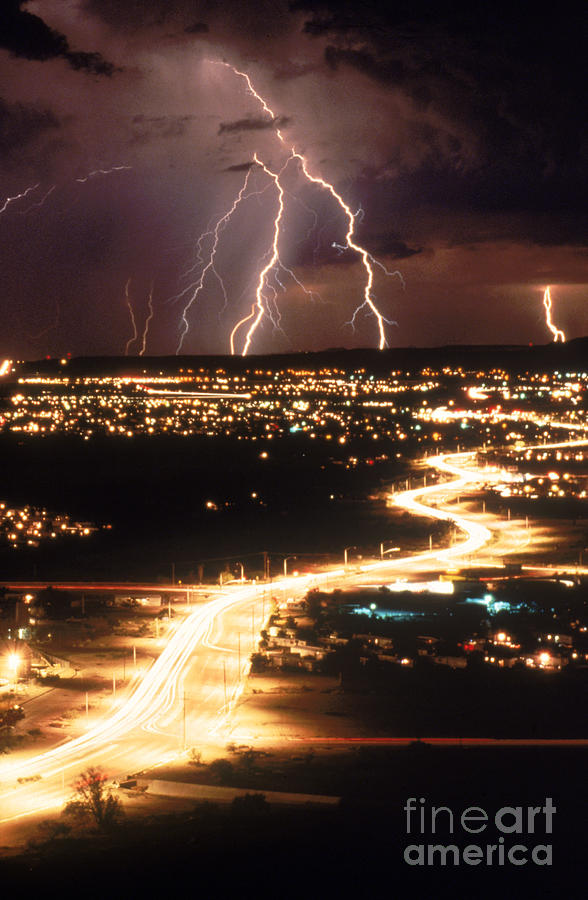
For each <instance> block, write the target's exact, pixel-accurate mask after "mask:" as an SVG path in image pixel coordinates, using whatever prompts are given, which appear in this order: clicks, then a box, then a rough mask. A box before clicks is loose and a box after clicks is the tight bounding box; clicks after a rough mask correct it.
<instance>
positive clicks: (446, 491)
mask: <svg viewBox="0 0 588 900" xmlns="http://www.w3.org/2000/svg"><path fill="white" fill-rule="evenodd" d="M574 443H577V442H574ZM583 443H587V442H586V441H584V442H583ZM561 446H567V443H565V444H562V445H561ZM473 458H474V454H471V453H466V454H444V455H441V456H437V457H431V458H429V459H428V460H426V463H427V465H429V466H430V467H432V468H434V469H436V470H437V471H438V472H440V473H442V474H443V475H444V476H450V480H448V481H445V482H443V483H436V484H433V485H429V486H423V487H420V488H417V489H413V490H407V491H404V492H401V493H397V494H395V495H394V498H393V500H394V503H395V504H396V505H397V506H399V507H401V508H404V509H406V510H407V511H409V512H411V513H413V514H416V515H419V516H429V517H431V518H435V519H441V520H445V521H451V522H453V523H454V524H455V526H456V528H457V529H459V531H460V532H461V533H462V535H463V539H462V540H460V541H457V542H456V543H455V544H454V545H453V546H450V547H447V548H443V549H435V550H428V551H426V552H424V553H418V554H411V555H408V556H402V557H395V558H393V559H388V560H379V561H377V562H370V563H362V564H361V565H356V564H354V565H351V566H347V567H337V568H331V569H328V570H323V571H320V572H314V573H312V574H308V575H303V576H291V577H284V578H280V579H279V580H274V581H273V583H272V584H271V585H264V584H255V585H234V586H229V587H225V588H224V589H223V590H222V591H217V592H216V594H215V595H214V596H212V597H211V599H209V600H208V601H205V602H200V603H199V604H198V605H197V606H196V607H195V608H194V610H193V611H191V612H190V611H189V609H188V607H187V606H186V608H185V615H184V616H183V617H180V615H178V616H177V617H176V619H175V620H173V623H172V624H171V626H170V632H169V636H168V638H167V642H166V643H165V646H164V647H163V649H162V652H161V654H160V656H159V657H158V658H157V659H156V660H155V661H154V662H153V664H152V665H151V666H150V667H149V668H147V669H146V671H144V672H142V673H138V675H137V678H136V680H135V681H134V682H133V684H132V685H131V687H130V689H129V690H127V692H126V693H125V694H124V695H123V696H122V697H121V698H120V699H119V701H118V705H115V706H113V709H112V710H111V712H110V713H109V714H108V715H105V716H103V717H102V718H101V719H99V720H98V721H95V722H93V723H91V724H90V726H89V728H88V730H87V731H86V732H85V733H83V734H81V735H79V736H78V737H75V738H73V739H69V740H66V741H65V742H63V743H61V744H59V745H58V746H55V747H53V748H51V749H48V750H46V751H44V752H42V753H34V752H31V751H29V752H24V751H15V752H13V753H12V754H11V755H10V757H9V758H1V759H0V823H2V822H5V823H6V822H9V821H12V820H14V819H17V818H20V817H23V816H26V815H28V814H31V813H35V812H40V811H42V810H48V809H51V808H55V807H59V806H61V805H62V804H63V803H64V801H65V800H66V799H68V798H69V797H70V796H71V784H72V782H73V781H74V780H75V778H76V777H77V776H78V775H79V774H80V772H81V771H82V770H83V769H85V768H87V767H88V766H91V765H94V766H99V767H101V768H102V769H104V770H105V771H106V772H107V774H108V776H109V777H111V778H112V779H121V778H124V777H127V776H128V775H130V774H132V773H137V772H139V771H143V770H145V769H147V768H149V767H152V766H155V765H158V764H162V763H165V762H167V761H170V760H172V759H174V758H177V756H178V754H179V753H180V752H181V750H182V749H183V748H184V747H190V746H196V747H201V746H204V745H206V744H210V745H216V746H217V748H219V749H220V748H221V747H222V746H223V744H224V740H223V737H224V738H225V740H226V730H225V726H226V723H227V721H228V716H229V715H230V711H231V707H232V704H233V703H234V702H235V701H236V699H237V698H238V696H239V693H240V691H241V689H242V687H243V684H244V679H245V677H246V675H247V672H248V666H249V657H250V655H251V653H252V652H253V650H254V649H255V647H256V643H257V638H258V635H259V632H260V630H261V629H262V628H263V625H264V620H265V618H266V614H269V611H270V596H271V594H270V592H271V593H275V592H276V591H283V592H284V595H302V594H304V593H305V592H306V591H307V590H308V589H309V588H310V587H320V586H323V585H325V584H327V585H328V586H329V587H334V586H336V585H345V584H349V583H353V582H356V581H359V582H361V581H362V580H363V581H364V582H365V575H366V574H367V573H370V574H371V575H374V576H378V577H380V578H386V577H388V576H389V575H394V574H395V573H397V574H398V575H401V576H402V577H408V576H411V575H413V576H414V575H417V574H418V573H420V572H422V571H435V570H443V569H444V568H446V566H447V565H448V563H455V561H456V560H458V559H460V558H468V559H469V558H471V557H472V555H473V554H476V553H479V552H480V551H481V550H484V552H485V553H488V545H489V544H490V542H493V548H492V552H493V553H494V554H496V555H500V554H501V553H504V552H507V551H506V550H505V548H510V549H512V547H513V541H512V537H511V535H512V533H513V531H514V532H515V534H516V535H517V536H516V538H515V544H517V545H518V544H521V543H522V542H524V541H525V540H527V541H528V540H529V535H528V531H527V530H526V529H521V527H520V523H515V522H506V521H505V520H504V519H499V518H498V517H496V516H494V515H492V514H489V513H488V514H483V515H482V514H478V513H476V514H474V513H472V514H470V513H468V515H467V516H466V515H463V514H462V513H461V512H460V511H456V509H455V508H454V507H453V508H444V507H443V506H442V505H441V502H442V501H443V500H447V498H452V497H453V496H454V495H455V494H456V493H458V492H459V491H463V490H464V489H465V488H467V489H472V488H474V486H475V485H478V484H481V483H488V482H490V481H492V480H495V481H503V480H505V479H506V478H508V476H507V475H506V473H504V472H501V471H498V470H487V469H478V468H476V467H475V466H474V465H472V459H473ZM432 502H435V503H436V504H438V505H437V506H435V507H432V506H430V505H428V504H430V503H432ZM497 536H498V537H497ZM497 565H498V563H497ZM143 588H144V589H145V590H158V591H160V590H162V588H161V587H160V586H147V585H144V586H143ZM84 589H87V588H84ZM123 589H126V590H128V589H129V586H128V585H126V586H125V588H123V586H122V585H121V590H123ZM174 589H175V590H178V588H177V587H176V588H174ZM179 590H182V588H179ZM183 590H186V588H185V587H184V588H183ZM407 740H409V739H407ZM33 777H34V778H35V779H37V780H35V781H34V782H32V781H31V782H26V783H19V782H18V779H25V778H29V779H31V778H33Z"/></svg>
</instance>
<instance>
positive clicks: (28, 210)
mask: <svg viewBox="0 0 588 900" xmlns="http://www.w3.org/2000/svg"><path fill="white" fill-rule="evenodd" d="M56 187H57V185H56V184H54V185H53V186H52V187H50V188H49V190H48V191H47V193H46V194H45V195H44V196H43V197H41V199H40V200H39V201H38V203H33V204H32V205H31V206H29V208H28V209H25V210H24V211H23V212H21V216H27V215H28V214H29V213H30V211H31V210H32V209H40V208H41V206H44V205H45V201H46V200H47V199H48V198H49V197H50V196H51V194H52V193H53V191H54V190H55V188H56Z"/></svg>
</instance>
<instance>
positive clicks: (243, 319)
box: [229, 303, 255, 356]
mask: <svg viewBox="0 0 588 900" xmlns="http://www.w3.org/2000/svg"><path fill="white" fill-rule="evenodd" d="M254 316H255V303H252V304H251V312H250V313H249V315H248V316H244V317H243V318H242V319H241V321H240V322H237V324H236V325H235V327H234V328H233V330H232V331H231V334H230V338H229V340H230V344H231V356H234V355H235V352H236V351H235V336H236V334H237V332H238V331H239V328H240V327H241V325H244V324H245V323H246V322H249V321H251V319H253V318H254Z"/></svg>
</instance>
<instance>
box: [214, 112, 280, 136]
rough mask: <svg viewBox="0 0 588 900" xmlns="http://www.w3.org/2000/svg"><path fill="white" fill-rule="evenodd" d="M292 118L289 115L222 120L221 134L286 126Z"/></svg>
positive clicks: (219, 131)
mask: <svg viewBox="0 0 588 900" xmlns="http://www.w3.org/2000/svg"><path fill="white" fill-rule="evenodd" d="M290 122H291V119H289V118H288V117H287V116H278V117H277V118H275V119H268V118H267V116H266V117H265V118H261V117H260V118H254V117H248V118H246V119H236V120H235V121H234V122H221V124H220V125H219V129H218V133H219V134H230V133H232V132H239V131H266V130H268V129H270V128H285V127H286V126H287V125H288V124H289V123H290Z"/></svg>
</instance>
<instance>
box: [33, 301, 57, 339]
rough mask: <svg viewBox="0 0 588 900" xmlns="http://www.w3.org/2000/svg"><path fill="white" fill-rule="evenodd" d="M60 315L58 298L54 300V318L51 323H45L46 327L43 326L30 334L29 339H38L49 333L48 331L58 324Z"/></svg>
mask: <svg viewBox="0 0 588 900" xmlns="http://www.w3.org/2000/svg"><path fill="white" fill-rule="evenodd" d="M60 316H61V308H60V306H59V300H56V301H55V318H54V319H53V322H51V324H49V325H47V327H46V328H43V330H42V331H39V332H38V333H37V334H32V335H31V340H32V341H38V340H39V338H42V337H44V336H45V335H46V334H49V332H50V331H53V330H54V329H55V328H57V327H58V325H59V319H60Z"/></svg>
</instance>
